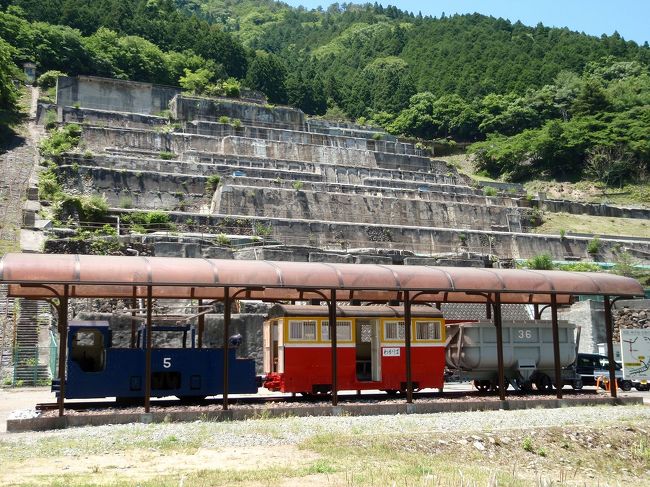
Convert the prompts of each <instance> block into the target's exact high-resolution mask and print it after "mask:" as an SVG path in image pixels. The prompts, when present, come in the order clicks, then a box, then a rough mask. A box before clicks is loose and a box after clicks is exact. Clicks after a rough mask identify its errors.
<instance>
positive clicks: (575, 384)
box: [571, 379, 584, 391]
mask: <svg viewBox="0 0 650 487" xmlns="http://www.w3.org/2000/svg"><path fill="white" fill-rule="evenodd" d="M583 386H584V384H583V383H582V379H576V380H574V381H573V382H572V383H571V387H573V388H574V389H575V390H576V391H579V390H580V389H582V387H583Z"/></svg>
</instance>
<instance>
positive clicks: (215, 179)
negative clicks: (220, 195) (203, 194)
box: [205, 174, 221, 191]
mask: <svg viewBox="0 0 650 487" xmlns="http://www.w3.org/2000/svg"><path fill="white" fill-rule="evenodd" d="M220 182H221V176H219V175H218V174H213V175H212V176H208V181H207V182H206V183H205V190H206V191H214V190H215V189H217V187H219V183H220Z"/></svg>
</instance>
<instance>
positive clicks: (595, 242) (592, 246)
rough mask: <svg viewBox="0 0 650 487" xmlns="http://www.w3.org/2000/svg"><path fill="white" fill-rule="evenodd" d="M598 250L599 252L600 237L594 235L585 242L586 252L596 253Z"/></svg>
mask: <svg viewBox="0 0 650 487" xmlns="http://www.w3.org/2000/svg"><path fill="white" fill-rule="evenodd" d="M598 252H600V239H599V238H598V237H594V238H592V239H591V240H589V243H588V244H587V253H588V254H597V253H598Z"/></svg>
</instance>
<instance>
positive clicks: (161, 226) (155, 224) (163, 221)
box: [121, 211, 175, 230]
mask: <svg viewBox="0 0 650 487" xmlns="http://www.w3.org/2000/svg"><path fill="white" fill-rule="evenodd" d="M121 219H122V222H123V223H124V224H125V225H131V226H136V228H138V229H145V230H171V229H173V228H174V227H175V226H174V223H173V222H172V220H171V218H170V216H169V214H168V213H165V212H162V211H147V212H141V211H137V212H133V213H127V214H125V215H122V217H121Z"/></svg>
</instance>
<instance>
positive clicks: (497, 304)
mask: <svg viewBox="0 0 650 487" xmlns="http://www.w3.org/2000/svg"><path fill="white" fill-rule="evenodd" d="M493 306H494V326H495V327H496V332H497V364H498V369H499V398H500V399H501V400H502V401H505V400H506V387H505V375H504V372H503V328H502V321H501V294H500V293H496V294H495V295H494V304H493Z"/></svg>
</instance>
